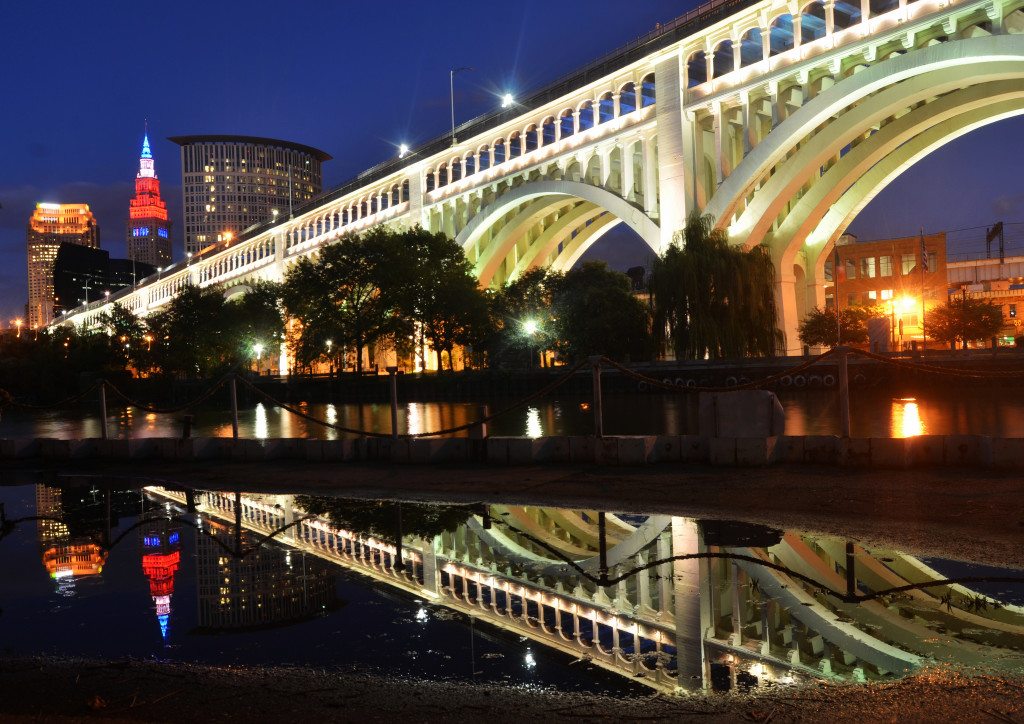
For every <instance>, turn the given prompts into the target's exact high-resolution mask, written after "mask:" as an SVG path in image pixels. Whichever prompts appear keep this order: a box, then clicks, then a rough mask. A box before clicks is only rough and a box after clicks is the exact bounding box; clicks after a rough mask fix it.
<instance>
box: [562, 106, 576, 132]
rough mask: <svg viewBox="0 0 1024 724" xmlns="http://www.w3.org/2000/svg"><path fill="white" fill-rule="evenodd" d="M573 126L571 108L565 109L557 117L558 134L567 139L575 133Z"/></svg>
mask: <svg viewBox="0 0 1024 724" xmlns="http://www.w3.org/2000/svg"><path fill="white" fill-rule="evenodd" d="M574 125H575V124H574V120H573V116H572V109H571V108H567V109H565V110H564V111H562V112H561V113H560V114H559V115H558V132H559V134H560V136H561V137H562V138H568V137H569V136H571V135H572V134H573V133H575V132H576V129H575V128H574V127H573V126H574Z"/></svg>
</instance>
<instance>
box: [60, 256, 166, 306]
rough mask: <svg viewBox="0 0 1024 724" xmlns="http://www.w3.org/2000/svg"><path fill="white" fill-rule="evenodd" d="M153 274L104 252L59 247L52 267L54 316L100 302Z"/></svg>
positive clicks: (153, 270) (152, 270) (146, 267)
mask: <svg viewBox="0 0 1024 724" xmlns="http://www.w3.org/2000/svg"><path fill="white" fill-rule="evenodd" d="M154 273H156V268H155V267H153V266H150V265H149V264H143V263H142V262H138V261H133V260H131V259H111V258H110V253H109V252H107V251H104V250H103V249H93V248H90V247H85V246H79V245H77V244H61V245H60V247H59V249H58V251H57V256H56V259H55V261H54V265H53V314H54V317H55V318H57V317H59V316H60V315H61V313H62V312H64V311H66V310H69V309H74V308H75V307H77V306H79V305H80V304H87V303H89V302H95V301H97V300H99V299H103V298H104V297H105V296H106V295H107V294H113V293H114V292H116V291H117V290H119V289H123V288H124V287H128V286H131V285H132V284H134V283H135V282H136V281H138V280H141V279H145V278H146V277H147V276H149V275H150V274H154Z"/></svg>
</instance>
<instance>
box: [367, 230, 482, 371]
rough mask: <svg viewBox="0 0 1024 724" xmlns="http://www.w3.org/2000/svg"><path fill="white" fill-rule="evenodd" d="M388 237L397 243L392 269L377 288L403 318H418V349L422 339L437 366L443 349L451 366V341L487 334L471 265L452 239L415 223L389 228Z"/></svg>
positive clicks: (461, 341)
mask: <svg viewBox="0 0 1024 724" xmlns="http://www.w3.org/2000/svg"><path fill="white" fill-rule="evenodd" d="M389 241H390V242H391V243H392V244H395V245H397V250H396V254H395V255H396V257H397V258H396V259H395V263H394V264H392V269H393V270H395V274H394V276H393V278H391V279H389V280H388V281H390V282H391V283H390V284H389V285H387V286H386V287H385V288H384V289H383V290H382V293H383V294H385V295H387V296H392V295H393V296H394V297H395V299H396V300H397V303H398V306H399V308H400V310H401V313H402V316H403V317H404V318H406V319H408V320H409V321H412V322H415V323H419V325H420V330H421V335H422V339H421V340H420V342H421V343H420V344H419V345H418V346H419V348H420V350H421V354H422V350H423V348H424V345H423V344H422V342H424V341H428V342H429V343H430V346H431V347H433V348H434V352H435V354H436V355H437V368H438V370H441V369H443V357H442V353H443V352H447V353H448V364H449V368H451V366H452V352H453V350H454V348H455V346H456V345H461V346H469V345H472V344H474V343H478V342H480V341H481V340H483V339H485V338H486V336H487V331H488V330H487V326H488V324H489V321H490V318H489V316H488V312H487V297H486V295H485V293H484V292H483V291H482V290H481V289H480V287H479V284H478V283H477V280H476V277H475V276H474V274H473V265H472V264H471V263H470V262H469V260H468V259H467V258H466V254H465V252H463V250H462V247H461V246H459V244H458V243H457V242H455V241H454V240H452V239H449V238H448V237H447V236H445V235H444V234H432V233H430V232H429V231H426V230H425V229H423V228H422V227H419V226H416V227H414V228H412V229H410V230H408V231H404V232H395V233H391V238H390V239H389ZM423 362H424V364H425V360H423Z"/></svg>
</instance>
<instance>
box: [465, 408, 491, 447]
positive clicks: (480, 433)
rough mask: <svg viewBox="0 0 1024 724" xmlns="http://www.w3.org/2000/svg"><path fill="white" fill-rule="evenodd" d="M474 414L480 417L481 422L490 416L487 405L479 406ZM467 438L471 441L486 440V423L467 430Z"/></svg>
mask: <svg viewBox="0 0 1024 724" xmlns="http://www.w3.org/2000/svg"><path fill="white" fill-rule="evenodd" d="M476 414H477V415H479V416H480V419H481V420H486V419H487V416H488V415H489V414H491V410H490V408H489V407H488V406H487V405H479V406H477V408H476ZM469 436H470V438H472V439H473V440H486V439H487V423H486V422H481V423H480V424H479V425H473V427H471V428H469Z"/></svg>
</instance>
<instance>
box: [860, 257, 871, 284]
mask: <svg viewBox="0 0 1024 724" xmlns="http://www.w3.org/2000/svg"><path fill="white" fill-rule="evenodd" d="M860 278H861V279H874V278H875V257H873V256H869V257H865V258H863V259H861V260H860Z"/></svg>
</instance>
